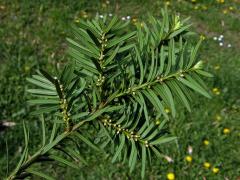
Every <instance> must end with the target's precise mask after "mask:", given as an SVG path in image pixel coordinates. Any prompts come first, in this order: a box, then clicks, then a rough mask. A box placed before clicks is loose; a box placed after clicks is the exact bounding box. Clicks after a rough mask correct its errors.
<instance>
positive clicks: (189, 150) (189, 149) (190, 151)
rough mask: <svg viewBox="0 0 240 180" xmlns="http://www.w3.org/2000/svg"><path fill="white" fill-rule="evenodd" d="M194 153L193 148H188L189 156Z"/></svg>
mask: <svg viewBox="0 0 240 180" xmlns="http://www.w3.org/2000/svg"><path fill="white" fill-rule="evenodd" d="M192 152H193V148H192V146H188V154H192Z"/></svg>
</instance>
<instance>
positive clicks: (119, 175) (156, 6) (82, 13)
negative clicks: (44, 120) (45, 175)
mask: <svg viewBox="0 0 240 180" xmlns="http://www.w3.org/2000/svg"><path fill="white" fill-rule="evenodd" d="M164 5H168V6H169V9H170V10H172V11H174V12H177V13H179V14H180V15H181V16H183V17H187V16H191V19H192V23H193V28H192V29H193V30H194V31H197V32H198V33H199V34H203V35H204V36H205V37H206V40H205V42H204V43H203V45H202V47H201V50H200V58H201V59H202V60H204V62H205V66H206V69H208V70H209V71H210V72H212V73H213V74H214V78H212V79H206V81H207V82H208V86H209V89H210V91H212V96H213V97H212V99H210V100H207V99H204V98H202V97H197V98H196V99H195V103H194V104H193V106H192V112H191V113H186V112H185V110H181V109H180V110H181V111H180V112H181V113H180V114H179V115H178V117H176V118H175V119H173V120H172V122H171V123H170V126H171V129H172V133H173V134H175V135H177V136H178V137H179V140H178V143H177V144H171V145H169V146H168V147H163V151H164V154H166V155H167V156H169V157H171V159H173V162H170V163H169V162H168V161H167V160H166V159H163V160H162V162H153V165H152V166H151V167H149V168H148V170H147V179H166V174H167V173H169V172H173V173H174V174H175V176H176V179H197V178H199V179H202V178H206V179H224V178H228V179H237V178H239V176H240V158H239V153H240V144H239V137H240V131H239V130H240V126H239V125H240V121H239V120H240V96H239V92H240V88H239V84H240V77H239V74H240V52H239V48H240V43H239V40H238V39H239V38H238V37H239V35H240V34H239V27H240V15H239V13H238V12H239V8H240V3H239V1H237V0H235V1H234V0H232V1H230V0H229V1H225V2H224V3H221V1H219V2H217V1H216V0H212V1H210V0H196V1H190V0H178V1H173V0H172V1H160V0H159V1H153V0H149V1H144V0H138V1H133V0H132V1H126V0H119V1H117V0H115V1H101V2H100V1H94V0H93V1H79V2H77V1H75V2H71V1H61V0H59V1H57V0H53V1H42V2H37V3H36V2H33V1H30V0H29V1H28V0H25V1H23V0H22V1H17V0H12V1H11V2H10V1H7V0H3V1H1V2H0V22H1V26H0V42H1V43H0V121H3V120H7V121H14V122H16V126H14V127H12V128H9V129H7V130H5V131H3V132H0V134H1V135H0V147H1V148H0V154H1V156H0V175H1V176H4V175H5V173H6V171H7V167H6V161H7V160H6V158H7V156H6V148H5V147H6V145H7V146H8V149H9V158H10V164H9V165H10V168H11V167H12V166H13V165H14V164H15V163H16V160H17V159H18V157H19V154H20V153H21V149H22V148H23V140H22V138H23V133H22V125H21V122H22V120H23V119H24V120H25V121H26V122H27V123H28V125H29V127H30V128H31V136H32V137H34V138H33V139H32V144H33V147H34V146H35V145H37V144H38V140H37V139H38V134H39V132H38V126H39V124H40V123H39V122H38V119H37V118H36V117H32V116H30V115H29V112H30V111H31V109H29V107H28V106H27V104H26V100H27V94H26V92H25V89H26V87H27V83H26V80H25V79H26V77H29V76H30V75H31V74H32V73H33V72H34V70H35V69H36V68H38V67H44V68H46V69H48V70H49V71H56V70H57V69H58V68H59V67H61V65H62V64H64V62H66V61H67V60H68V57H67V56H66V54H65V50H66V41H65V38H66V37H68V36H70V35H71V33H70V25H71V24H72V23H74V22H75V23H77V22H78V20H79V19H81V18H92V17H94V16H95V15H96V13H99V14H108V13H113V14H117V15H119V16H120V17H123V16H124V17H126V16H128V15H129V16H131V18H132V19H135V21H137V22H139V23H141V21H144V20H145V19H146V14H147V12H149V13H151V14H153V15H155V16H159V15H160V9H161V8H162V7H163V6H164ZM221 34H222V35H224V44H223V46H219V42H218V41H215V40H213V37H215V36H219V35H221ZM228 44H231V46H232V47H231V48H228V47H227V46H228ZM224 129H225V131H224ZM226 129H229V130H230V132H229V133H226V132H227V131H226ZM224 132H225V133H224ZM205 140H207V141H209V144H208V145H205V144H204V141H205ZM190 147H191V148H192V149H193V152H192V154H191V156H192V159H193V160H192V162H191V163H189V162H187V161H186V160H185V157H186V156H188V155H190V154H189V152H188V149H189V148H190ZM85 149H86V150H85ZM83 155H84V156H85V157H86V160H87V161H88V162H89V163H88V165H86V166H85V165H82V168H81V171H78V172H76V171H74V170H71V169H64V168H59V167H56V166H54V169H55V170H54V172H52V173H53V174H54V175H55V176H56V177H61V178H62V179H139V177H140V173H139V172H137V171H135V172H134V173H133V174H131V175H130V174H129V173H128V169H126V168H125V166H124V165H123V164H121V163H116V164H114V165H112V164H111V162H110V159H109V158H108V157H109V154H104V155H103V154H96V153H95V152H93V151H92V150H88V148H87V147H86V148H84V152H83ZM204 162H209V163H210V164H211V167H210V168H209V169H206V168H204V167H203V164H204ZM213 167H217V168H219V172H218V173H213V172H212V168H213ZM42 168H46V166H43V167H42Z"/></svg>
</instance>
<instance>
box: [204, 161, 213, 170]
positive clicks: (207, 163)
mask: <svg viewBox="0 0 240 180" xmlns="http://www.w3.org/2000/svg"><path fill="white" fill-rule="evenodd" d="M203 166H204V167H205V168H206V169H208V168H210V167H211V164H210V163H209V162H205V163H203Z"/></svg>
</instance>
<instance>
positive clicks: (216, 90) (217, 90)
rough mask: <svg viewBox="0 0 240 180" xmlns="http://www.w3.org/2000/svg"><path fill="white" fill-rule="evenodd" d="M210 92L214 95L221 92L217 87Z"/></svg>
mask: <svg viewBox="0 0 240 180" xmlns="http://www.w3.org/2000/svg"><path fill="white" fill-rule="evenodd" d="M212 92H213V93H214V94H215V95H219V94H220V93H221V92H220V90H219V89H218V88H213V89H212Z"/></svg>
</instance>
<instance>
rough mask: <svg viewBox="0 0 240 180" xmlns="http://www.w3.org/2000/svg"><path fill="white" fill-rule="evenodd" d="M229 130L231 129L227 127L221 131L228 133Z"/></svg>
mask: <svg viewBox="0 0 240 180" xmlns="http://www.w3.org/2000/svg"><path fill="white" fill-rule="evenodd" d="M230 131H231V130H230V129H229V128H224V129H223V133H224V134H229V133H230Z"/></svg>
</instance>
